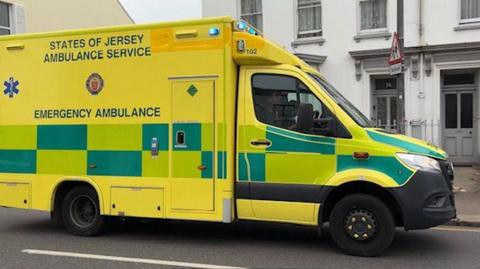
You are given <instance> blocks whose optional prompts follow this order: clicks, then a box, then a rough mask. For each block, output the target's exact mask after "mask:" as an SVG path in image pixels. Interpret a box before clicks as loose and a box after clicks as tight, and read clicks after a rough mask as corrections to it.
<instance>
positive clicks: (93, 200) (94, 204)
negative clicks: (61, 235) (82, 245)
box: [62, 186, 106, 236]
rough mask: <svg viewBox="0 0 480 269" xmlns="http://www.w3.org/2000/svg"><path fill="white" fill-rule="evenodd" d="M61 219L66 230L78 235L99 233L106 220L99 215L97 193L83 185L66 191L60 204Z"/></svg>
mask: <svg viewBox="0 0 480 269" xmlns="http://www.w3.org/2000/svg"><path fill="white" fill-rule="evenodd" d="M62 219H63V223H64V225H65V226H66V228H67V230H68V231H69V232H70V233H72V234H74V235H79V236H93V235H97V234H99V233H100V232H101V231H102V230H103V228H104V227H105V222H106V220H105V217H103V216H102V215H100V206H99V202H98V196H97V193H96V192H95V190H94V189H93V188H89V187H85V186H81V187H75V188H73V189H72V190H71V191H70V192H68V193H67V195H66V196H65V198H64V200H63V204H62Z"/></svg>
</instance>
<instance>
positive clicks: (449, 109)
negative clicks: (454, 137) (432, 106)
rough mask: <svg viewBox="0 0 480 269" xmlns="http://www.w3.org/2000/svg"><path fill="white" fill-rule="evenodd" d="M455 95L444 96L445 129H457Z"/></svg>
mask: <svg viewBox="0 0 480 269" xmlns="http://www.w3.org/2000/svg"><path fill="white" fill-rule="evenodd" d="M457 120H458V117H457V94H456V93H451V94H445V128H447V129H456V128H457Z"/></svg>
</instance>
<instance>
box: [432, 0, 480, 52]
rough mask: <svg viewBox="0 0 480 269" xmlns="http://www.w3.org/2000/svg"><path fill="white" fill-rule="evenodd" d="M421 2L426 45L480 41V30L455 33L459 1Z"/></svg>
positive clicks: (458, 19) (457, 24)
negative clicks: (423, 8) (422, 3)
mask: <svg viewBox="0 0 480 269" xmlns="http://www.w3.org/2000/svg"><path fill="white" fill-rule="evenodd" d="M423 1H424V6H425V12H424V18H425V41H426V43H427V44H428V45H438V44H449V43H464V42H475V41H480V28H478V29H470V30H461V31H455V27H457V26H459V25H460V0H423ZM432 11H434V12H432Z"/></svg>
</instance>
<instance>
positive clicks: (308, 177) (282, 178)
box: [266, 152, 337, 184]
mask: <svg viewBox="0 0 480 269" xmlns="http://www.w3.org/2000/svg"><path fill="white" fill-rule="evenodd" d="M336 158H337V156H336V155H333V154H332V155H324V154H304V153H295V152H289V153H288V154H267V155H266V167H267V169H266V178H267V180H268V182H269V183H272V182H274V183H292V182H294V183H301V184H324V183H325V181H326V180H328V179H329V178H330V177H331V176H333V175H334V174H335V168H336Z"/></svg>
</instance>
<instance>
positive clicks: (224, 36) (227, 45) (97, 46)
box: [0, 17, 456, 256]
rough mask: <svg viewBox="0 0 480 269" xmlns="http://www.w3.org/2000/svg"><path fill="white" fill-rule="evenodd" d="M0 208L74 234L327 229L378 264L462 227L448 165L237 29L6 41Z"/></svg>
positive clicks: (0, 98)
mask: <svg viewBox="0 0 480 269" xmlns="http://www.w3.org/2000/svg"><path fill="white" fill-rule="evenodd" d="M0 62H1V64H0V79H3V81H4V83H3V86H4V87H3V89H2V90H3V91H2V94H1V95H0V206H5V207H13V208H23V209H32V210H41V211H47V212H51V215H52V218H53V219H55V220H62V221H63V223H64V224H65V226H66V228H67V229H68V230H69V231H70V232H71V233H73V234H75V235H83V236H89V235H95V234H97V233H99V232H100V231H101V230H102V228H103V227H104V226H105V223H106V222H107V218H109V216H120V217H146V218H159V219H163V218H165V219H182V220H199V221H212V222H223V223H232V222H235V221H241V220H254V221H270V222H283V223H293V224H301V225H309V226H317V227H321V226H322V225H323V224H325V223H329V224H330V232H331V234H332V238H333V240H334V241H335V242H336V243H337V245H338V246H339V247H340V249H342V250H343V251H345V252H346V253H349V254H353V255H362V256H372V255H378V254H380V253H381V252H382V251H384V250H385V249H386V248H387V247H388V246H389V245H390V243H391V242H392V240H393V237H394V232H395V227H396V226H401V227H404V228H405V229H407V230H411V229H424V228H428V227H432V226H436V225H440V224H443V223H445V222H447V221H448V220H450V219H452V218H454V217H455V214H456V211H455V206H454V199H453V194H452V184H451V180H452V179H453V166H451V165H450V164H449V163H447V162H446V159H447V154H446V153H445V152H444V151H443V150H441V149H439V148H437V147H436V146H433V145H429V144H427V143H425V142H423V141H419V140H415V139H412V138H409V137H406V136H403V135H399V134H393V133H389V132H387V131H385V130H381V129H377V128H375V127H373V126H372V125H371V124H370V122H369V121H368V120H367V119H366V118H365V116H364V115H363V114H362V113H361V112H360V111H359V110H357V109H356V108H355V107H354V106H353V105H351V103H350V102H349V101H348V100H347V99H345V98H344V97H343V96H342V95H341V94H340V93H339V92H338V91H337V90H336V89H335V88H334V87H333V86H332V85H330V84H329V83H328V82H327V81H326V80H325V78H324V77H322V75H320V74H319V73H318V72H317V71H316V70H314V69H312V68H311V67H310V66H308V65H307V64H305V63H304V62H303V61H301V60H300V59H298V58H297V57H295V56H294V55H292V54H291V53H289V52H287V51H286V50H284V49H282V48H280V47H279V46H277V45H275V44H274V43H272V42H271V41H269V40H267V39H265V38H264V37H263V36H262V35H261V34H260V33H258V31H256V30H255V29H254V28H252V27H250V26H249V25H248V24H247V23H245V22H243V21H234V20H232V19H231V18H228V17H221V18H210V19H202V20H192V21H182V22H174V23H159V24H144V25H134V26H120V27H111V28H98V29H87V30H78V31H64V32H53V33H39V34H24V35H14V36H3V37H0Z"/></svg>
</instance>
